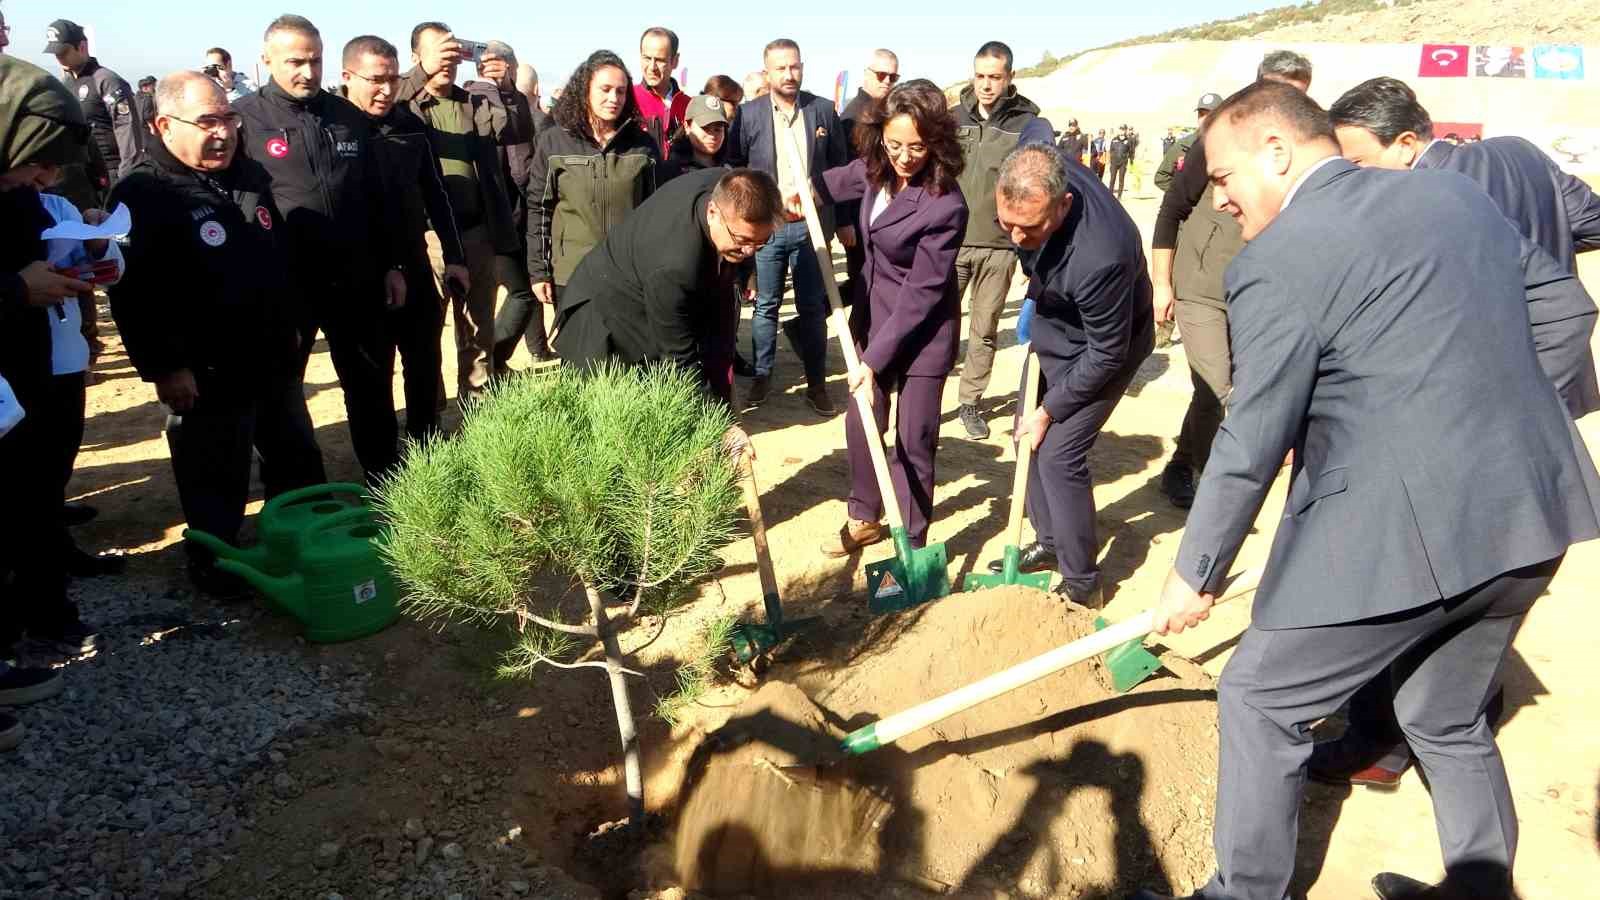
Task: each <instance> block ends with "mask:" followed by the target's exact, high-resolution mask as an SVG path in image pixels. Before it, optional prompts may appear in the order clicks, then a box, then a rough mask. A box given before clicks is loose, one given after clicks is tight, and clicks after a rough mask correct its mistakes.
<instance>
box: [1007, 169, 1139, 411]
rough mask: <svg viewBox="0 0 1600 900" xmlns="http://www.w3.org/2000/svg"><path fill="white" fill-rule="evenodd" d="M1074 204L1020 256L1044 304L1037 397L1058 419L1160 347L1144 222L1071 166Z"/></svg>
mask: <svg viewBox="0 0 1600 900" xmlns="http://www.w3.org/2000/svg"><path fill="white" fill-rule="evenodd" d="M1067 190H1068V191H1069V192H1070V193H1071V194H1072V197H1073V200H1072V209H1071V210H1069V211H1068V212H1067V220H1066V221H1065V222H1063V223H1062V224H1061V228H1060V229H1058V230H1057V231H1056V233H1055V234H1053V235H1051V236H1050V239H1049V240H1048V241H1046V242H1045V244H1044V246H1043V247H1041V248H1039V249H1038V250H1026V251H1022V252H1020V253H1019V254H1018V256H1020V257H1021V260H1022V269H1023V271H1024V272H1026V273H1027V275H1028V279H1029V282H1028V294H1027V295H1028V296H1029V297H1032V298H1034V302H1035V303H1037V304H1038V306H1037V312H1036V313H1035V315H1034V317H1033V325H1032V328H1033V350H1034V352H1035V353H1037V354H1038V355H1039V365H1040V368H1041V369H1043V371H1044V375H1045V383H1046V384H1047V385H1048V389H1047V390H1046V391H1045V394H1044V396H1043V397H1041V398H1039V403H1040V405H1041V406H1043V407H1045V409H1047V410H1049V412H1050V418H1051V419H1053V420H1054V421H1057V422H1060V421H1062V420H1064V419H1067V418H1069V417H1071V416H1072V415H1073V414H1074V413H1076V412H1077V411H1078V410H1080V409H1082V408H1083V407H1084V405H1085V404H1087V403H1089V402H1090V401H1092V400H1094V399H1095V398H1097V397H1098V396H1100V393H1101V392H1102V391H1104V390H1105V388H1106V385H1108V384H1110V383H1112V382H1113V381H1114V380H1116V378H1117V376H1118V375H1121V374H1124V373H1128V372H1131V371H1133V370H1135V369H1137V368H1138V367H1139V365H1140V363H1142V362H1144V359H1145V357H1147V356H1149V355H1150V351H1151V350H1152V349H1154V348H1155V317H1154V315H1153V313H1152V311H1151V305H1150V293H1151V290H1150V274H1149V271H1148V270H1147V269H1146V267H1145V261H1144V246H1143V245H1144V242H1143V241H1142V240H1141V239H1140V237H1139V226H1137V225H1135V224H1134V223H1133V219H1132V217H1130V216H1129V215H1128V212H1127V210H1125V209H1123V208H1122V204H1121V203H1120V202H1118V201H1117V200H1116V198H1114V197H1112V196H1111V191H1110V190H1108V189H1107V188H1106V186H1105V184H1104V183H1103V182H1101V180H1100V179H1099V178H1096V177H1095V175H1094V173H1093V172H1090V171H1089V170H1088V169H1085V168H1083V167H1082V166H1067Z"/></svg>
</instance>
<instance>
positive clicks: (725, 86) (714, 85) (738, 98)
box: [700, 75, 744, 122]
mask: <svg viewBox="0 0 1600 900" xmlns="http://www.w3.org/2000/svg"><path fill="white" fill-rule="evenodd" d="M700 93H702V94H710V95H711V96H713V97H716V98H717V99H718V100H721V101H722V105H723V107H725V109H726V112H727V113H728V121H730V122H732V121H733V113H734V111H735V110H737V109H738V108H739V104H741V103H743V102H744V88H743V87H742V86H740V84H739V82H737V81H734V80H733V79H732V78H729V77H728V76H726V75H713V76H711V77H710V78H707V79H706V86H705V90H702V91H701V92H700Z"/></svg>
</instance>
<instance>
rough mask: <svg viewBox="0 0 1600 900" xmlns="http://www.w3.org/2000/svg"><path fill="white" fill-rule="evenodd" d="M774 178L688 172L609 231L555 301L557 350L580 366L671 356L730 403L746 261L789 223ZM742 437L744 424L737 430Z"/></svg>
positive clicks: (743, 172)
mask: <svg viewBox="0 0 1600 900" xmlns="http://www.w3.org/2000/svg"><path fill="white" fill-rule="evenodd" d="M783 219H784V215H783V200H782V198H781V197H780V196H779V194H778V184H777V181H776V180H774V179H773V177H772V176H771V175H768V174H766V173H765V172H760V171H757V170H754V169H733V170H731V171H730V170H727V169H722V168H714V169H703V170H701V171H698V172H690V173H688V174H686V175H681V176H679V177H677V178H675V179H673V180H672V182H671V183H669V184H667V185H665V186H663V187H662V188H660V189H659V190H657V191H656V192H655V193H654V194H652V195H651V196H650V199H649V200H646V201H645V202H644V204H643V205H642V206H640V207H639V208H638V209H636V210H634V211H633V213H632V214H631V215H629V216H628V218H627V219H626V220H624V221H623V223H622V224H621V225H618V226H616V227H615V228H612V229H611V230H610V231H609V232H607V233H606V237H605V240H604V241H602V242H601V244H600V246H598V247H596V248H595V249H594V250H592V251H590V252H589V254H588V255H587V256H585V257H584V258H583V262H581V263H579V264H578V268H577V271H575V272H573V273H572V280H571V281H569V282H568V283H567V287H566V289H565V290H563V291H562V292H561V296H560V301H559V302H560V305H559V307H558V308H557V310H556V326H557V332H556V351H557V352H558V353H559V354H560V356H561V359H562V361H563V362H566V363H568V364H569V365H573V366H577V367H579V368H582V367H585V366H593V365H596V364H598V363H600V362H602V361H604V360H607V359H616V360H620V361H621V362H624V363H627V364H629V365H640V364H643V363H647V362H656V361H666V362H671V363H675V364H677V365H678V366H681V367H682V368H684V369H686V370H688V371H690V372H693V373H695V374H697V375H698V376H699V377H700V378H701V379H702V382H703V384H704V385H705V389H706V392H707V393H708V394H710V395H711V396H713V397H715V398H717V399H718V400H720V401H721V402H723V403H725V404H727V405H729V406H730V407H731V406H732V405H733V355H734V345H735V344H736V343H737V340H738V335H737V329H738V322H739V319H738V316H739V307H738V305H737V299H736V297H735V295H734V292H733V283H734V276H735V272H736V271H737V270H738V268H739V264H740V263H742V262H745V261H746V260H748V259H750V258H751V257H753V256H755V253H756V251H757V250H759V249H760V248H761V247H762V246H763V245H764V244H766V243H767V241H768V240H770V239H771V237H772V233H773V231H774V229H776V228H778V227H779V226H781V225H782V224H783ZM729 437H730V445H738V444H741V443H743V440H742V438H743V433H742V432H740V434H739V435H730V436H729Z"/></svg>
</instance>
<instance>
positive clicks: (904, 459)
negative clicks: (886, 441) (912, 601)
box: [844, 373, 948, 547]
mask: <svg viewBox="0 0 1600 900" xmlns="http://www.w3.org/2000/svg"><path fill="white" fill-rule="evenodd" d="M947 377H948V375H900V376H884V375H882V373H880V375H879V377H878V378H876V379H874V380H873V397H872V412H873V414H874V416H875V417H876V418H877V420H878V421H877V429H878V434H880V435H881V434H883V433H884V431H885V430H886V429H887V428H888V427H889V396H890V395H891V394H893V395H897V396H898V397H899V398H900V406H899V408H898V411H897V412H898V416H897V419H896V422H895V432H894V447H893V449H892V450H890V452H889V477H890V479H891V480H892V481H893V482H894V494H895V502H897V503H899V504H900V515H901V516H902V517H903V518H904V519H905V523H906V532H907V533H908V534H909V535H910V537H911V546H913V547H921V546H923V545H925V544H926V543H927V542H928V521H929V520H930V519H932V518H933V458H934V454H935V453H936V452H937V451H938V449H939V411H940V410H939V407H940V403H941V401H942V398H943V396H944V381H945V378H947ZM844 435H845V446H846V447H847V448H848V449H849V452H850V517H851V518H852V519H860V520H863V521H867V522H876V521H878V520H879V519H881V518H883V495H882V493H880V492H879V490H878V480H877V478H876V477H875V476H874V475H873V472H872V457H871V455H870V454H869V453H868V451H867V443H866V441H867V436H866V433H865V432H863V431H862V430H861V417H860V415H859V414H857V412H856V401H855V398H854V397H852V398H851V399H850V408H849V410H848V411H847V412H846V413H845V430H844Z"/></svg>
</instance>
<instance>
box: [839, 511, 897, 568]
mask: <svg viewBox="0 0 1600 900" xmlns="http://www.w3.org/2000/svg"><path fill="white" fill-rule="evenodd" d="M888 536H889V529H887V528H885V527H883V525H882V524H880V523H878V522H863V521H861V520H860V519H851V520H849V521H848V522H845V523H844V525H843V527H841V528H840V529H839V533H838V534H836V535H834V536H833V537H831V538H828V539H827V540H826V541H823V542H822V555H823V556H827V557H831V558H834V559H837V558H839V557H841V556H849V555H850V554H852V553H855V552H856V551H858V550H860V549H861V548H863V547H870V546H872V545H873V544H876V543H878V542H879V541H881V540H883V539H884V538H886V537H888Z"/></svg>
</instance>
